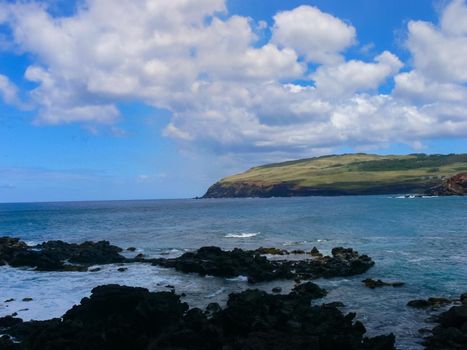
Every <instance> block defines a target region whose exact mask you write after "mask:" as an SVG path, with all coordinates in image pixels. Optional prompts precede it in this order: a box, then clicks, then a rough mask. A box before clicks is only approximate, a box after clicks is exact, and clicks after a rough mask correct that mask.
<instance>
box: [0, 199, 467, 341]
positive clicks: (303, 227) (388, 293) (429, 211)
mask: <svg viewBox="0 0 467 350" xmlns="http://www.w3.org/2000/svg"><path fill="white" fill-rule="evenodd" d="M0 236H14V237H20V238H21V239H23V240H25V241H26V242H28V243H29V244H36V243H40V242H42V241H46V240H56V239H61V240H64V241H67V242H82V241H85V240H93V241H96V240H103V239H105V240H109V241H110V242H111V243H112V244H115V245H118V246H120V247H123V248H126V247H130V246H133V247H136V248H137V251H136V252H135V253H129V252H127V253H125V254H127V255H128V256H132V254H133V255H134V254H137V253H140V252H142V253H144V254H145V255H147V256H154V257H156V256H163V257H171V256H173V257H175V256H178V255H180V254H182V253H183V252H185V251H188V250H192V249H196V248H199V247H201V246H206V245H216V246H220V247H223V248H226V249H231V248H234V247H240V248H245V249H254V248H258V247H260V246H263V247H278V248H284V249H288V250H293V249H302V250H310V249H311V248H312V247H314V246H316V247H317V248H318V249H319V250H320V251H322V252H323V253H325V254H329V253H330V251H331V249H332V248H333V247H336V246H344V247H352V248H354V249H356V250H358V251H359V253H365V254H368V255H370V256H371V257H372V258H373V260H374V261H375V263H376V264H375V266H374V267H373V268H371V269H370V270H369V271H368V272H367V273H365V274H363V275H358V276H352V277H346V278H332V279H318V280H316V281H315V282H316V283H317V284H319V285H320V286H321V287H323V288H326V289H327V290H328V291H329V294H328V295H327V296H326V297H325V298H323V299H320V300H317V301H315V303H322V302H331V301H342V302H344V304H345V307H344V308H343V309H342V310H343V311H344V312H355V313H356V314H357V318H358V319H360V320H362V321H363V323H364V324H365V326H366V328H367V331H368V332H367V334H368V335H370V336H374V335H378V334H386V333H389V332H393V333H394V334H395V335H396V337H397V346H398V347H399V348H401V349H421V348H422V347H421V345H420V341H421V339H422V336H423V333H420V332H419V329H423V328H432V327H433V324H431V323H429V322H428V321H427V319H428V318H429V317H430V316H432V315H433V314H436V312H437V311H431V310H430V311H425V310H416V309H411V308H409V307H407V306H406V303H407V302H408V301H409V300H411V299H419V298H427V297H430V296H443V297H448V298H456V297H458V296H459V294H460V293H462V292H466V291H467V264H466V262H467V197H433V198H398V197H397V196H351V197H308V198H270V199H209V200H156V201H106V202H66V203H21V204H20V203H16V204H0ZM126 267H128V270H127V271H125V272H118V271H117V269H118V268H119V266H118V265H106V266H102V267H101V270H100V271H98V272H37V271H34V270H33V269H14V268H11V267H8V266H1V267H0V316H4V315H8V314H12V313H14V312H17V313H18V317H21V318H23V319H25V320H28V319H36V320H42V319H49V318H52V317H60V316H61V315H62V314H63V313H64V312H65V311H66V310H67V309H69V308H70V307H71V306H72V305H74V304H76V303H79V301H80V299H81V298H83V297H85V296H89V295H90V291H91V289H92V288H93V287H95V286H98V285H101V284H106V283H119V284H125V285H131V286H142V287H146V288H149V289H150V290H152V291H161V290H170V289H169V288H171V287H170V286H173V287H175V290H176V292H177V293H185V294H186V297H184V299H183V300H184V301H186V302H188V303H189V304H190V305H192V306H198V307H203V306H205V305H207V304H208V303H210V302H213V301H215V302H219V303H221V304H222V303H225V301H226V300H227V297H228V294H229V293H231V292H238V291H241V290H244V289H246V288H249V287H252V286H249V285H248V283H247V282H246V278H245V277H243V276H239V277H238V278H233V279H222V278H216V277H210V276H207V277H201V276H198V275H195V274H183V273H179V272H176V271H174V270H172V269H164V268H160V267H155V266H150V265H149V264H130V265H127V266H126ZM365 278H380V279H383V280H386V281H402V282H405V286H404V287H400V288H393V287H384V288H378V289H374V290H372V289H368V288H366V287H364V286H363V284H362V283H361V280H363V279H365ZM276 286H279V287H281V288H282V289H283V291H284V292H287V291H288V290H290V288H292V287H293V282H291V281H275V282H271V283H261V284H258V285H254V288H261V289H264V290H267V291H270V290H271V289H272V288H273V287H276ZM25 297H30V298H33V300H32V301H29V302H25V301H22V299H23V298H25ZM11 298H13V299H15V300H14V301H11V302H8V303H7V302H5V301H6V300H7V299H11ZM438 312H439V311H438Z"/></svg>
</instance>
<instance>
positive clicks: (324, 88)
mask: <svg viewBox="0 0 467 350" xmlns="http://www.w3.org/2000/svg"><path fill="white" fill-rule="evenodd" d="M401 67H402V62H401V61H400V60H399V58H397V57H396V56H395V55H393V54H392V53H390V52H388V51H385V52H383V53H382V54H381V55H379V56H377V57H376V58H375V63H366V62H362V61H357V60H351V61H348V62H345V63H341V64H338V65H335V66H321V67H320V68H318V69H317V71H316V72H315V73H313V74H312V78H313V80H314V81H315V82H316V86H317V89H318V92H319V93H320V94H321V95H323V96H327V97H334V96H348V95H352V94H353V93H355V92H357V91H358V92H361V91H366V90H368V89H376V88H377V87H378V86H380V85H381V83H383V82H384V81H385V80H386V79H387V78H388V77H389V76H392V75H394V74H395V73H397V72H398V71H399V69H400V68H401Z"/></svg>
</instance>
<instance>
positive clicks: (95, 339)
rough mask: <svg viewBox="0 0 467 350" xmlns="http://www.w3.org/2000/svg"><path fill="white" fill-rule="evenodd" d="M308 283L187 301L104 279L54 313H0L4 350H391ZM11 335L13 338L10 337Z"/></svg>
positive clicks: (387, 338)
mask: <svg viewBox="0 0 467 350" xmlns="http://www.w3.org/2000/svg"><path fill="white" fill-rule="evenodd" d="M325 293H326V292H325V291H324V290H322V289H321V288H319V287H318V286H317V285H315V284H313V283H311V282H307V283H305V284H301V285H298V286H297V287H296V288H294V289H293V290H292V291H291V293H289V294H286V295H272V294H268V293H266V292H263V291H259V290H246V291H244V292H241V293H233V294H231V295H229V299H228V302H227V306H226V307H225V308H224V309H222V308H221V307H220V306H219V305H218V304H210V305H208V306H207V308H206V309H205V310H201V309H198V308H189V306H188V305H187V304H186V303H184V302H182V301H181V300H180V297H179V296H178V295H176V294H175V293H171V292H158V293H152V292H149V291H148V290H147V289H144V288H136V287H126V286H119V285H104V286H100V287H96V288H94V289H93V290H92V294H91V296H90V298H83V299H82V300H81V303H80V304H79V305H76V306H74V307H73V308H71V309H70V310H68V311H67V312H66V313H65V315H63V317H62V318H60V319H58V318H57V319H52V320H48V321H30V322H23V321H22V320H21V319H17V318H13V317H4V318H1V319H0V333H4V334H6V335H4V336H3V337H1V338H0V348H2V349H4V350H25V349H28V350H43V349H57V350H58V349H69V350H78V349H79V350H82V349H87V350H94V349H95V350H98V349H99V350H101V349H113V350H119V349H122V350H123V349H213V350H214V349H216V350H217V349H226V350H227V349H232V350H233V349H277V350H279V349H280V350H287V349H290V350H292V349H320V350H335V349H349V350H353V349H355V350H357V349H358V350H391V349H395V348H394V341H395V338H394V336H393V335H392V334H390V335H383V336H377V337H374V338H367V337H364V334H365V332H366V330H365V327H364V325H363V324H362V323H361V322H359V321H356V322H353V319H354V317H355V314H353V313H349V314H347V315H344V314H343V313H342V312H341V311H339V310H338V309H337V308H336V307H335V306H332V305H321V306H311V305H310V303H311V300H312V299H315V298H320V297H322V296H323V295H325ZM13 340H14V341H13Z"/></svg>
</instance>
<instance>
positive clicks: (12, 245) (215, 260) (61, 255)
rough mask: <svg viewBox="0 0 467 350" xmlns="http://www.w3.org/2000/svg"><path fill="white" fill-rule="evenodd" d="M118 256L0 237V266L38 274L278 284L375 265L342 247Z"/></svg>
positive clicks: (111, 250) (106, 246)
mask: <svg viewBox="0 0 467 350" xmlns="http://www.w3.org/2000/svg"><path fill="white" fill-rule="evenodd" d="M121 252H122V248H119V247H117V246H114V245H111V244H110V243H109V242H107V241H100V242H84V243H81V244H75V243H66V242H62V241H48V242H45V243H42V244H38V245H35V246H28V245H27V244H26V243H24V242H23V241H20V240H19V239H18V238H11V237H0V265H3V264H8V265H10V266H13V267H34V268H36V270H38V271H88V269H89V267H90V266H93V265H100V264H110V263H134V262H139V263H151V264H153V265H158V266H162V267H167V268H174V269H176V270H177V271H181V272H185V273H193V272H195V273H198V274H200V275H203V276H206V275H210V276H217V277H237V276H246V277H247V278H248V282H250V283H256V282H264V281H272V280H279V279H300V280H309V279H314V278H319V277H337V276H350V275H355V274H361V273H364V272H365V271H367V270H368V269H369V268H371V267H372V266H373V265H374V262H373V261H372V260H371V258H370V257H369V256H367V255H360V254H358V252H356V251H354V250H353V249H351V248H342V247H337V248H334V249H333V250H332V256H323V255H322V254H320V253H319V252H318V251H317V250H314V251H312V252H310V253H309V254H307V257H306V258H304V259H301V260H287V259H283V260H270V259H268V258H266V257H265V256H264V255H265V254H267V253H280V255H289V254H290V253H289V252H287V251H286V250H277V249H275V248H260V249H257V250H242V249H237V248H236V249H234V250H232V251H225V250H222V249H221V248H219V247H202V248H199V249H198V250H196V251H194V252H187V253H185V254H183V255H181V256H180V257H177V258H172V259H165V258H157V259H148V258H145V257H144V256H135V257H134V258H126V257H124V256H122V255H121V254H120V253H121Z"/></svg>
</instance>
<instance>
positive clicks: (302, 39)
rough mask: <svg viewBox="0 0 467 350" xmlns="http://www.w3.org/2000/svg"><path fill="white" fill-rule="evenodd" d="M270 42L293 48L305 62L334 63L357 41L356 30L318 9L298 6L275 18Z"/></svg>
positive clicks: (280, 13)
mask: <svg viewBox="0 0 467 350" xmlns="http://www.w3.org/2000/svg"><path fill="white" fill-rule="evenodd" d="M274 22H275V23H274V28H273V36H272V42H274V43H277V44H279V45H281V46H284V47H291V48H293V49H295V50H296V51H297V52H298V53H299V54H300V55H304V56H305V57H306V59H307V60H308V61H311V62H316V63H335V62H339V61H341V60H342V57H341V52H342V51H343V50H344V49H346V48H347V47H349V46H350V45H352V44H354V43H355V42H356V38H355V37H356V31H355V28H354V27H353V26H351V25H349V24H346V23H345V22H343V21H342V20H340V19H339V18H337V17H334V16H332V15H330V14H328V13H324V12H322V11H320V10H319V9H318V8H317V7H312V6H300V7H297V8H296V9H294V10H292V11H284V12H279V13H278V14H277V15H275V16H274Z"/></svg>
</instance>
